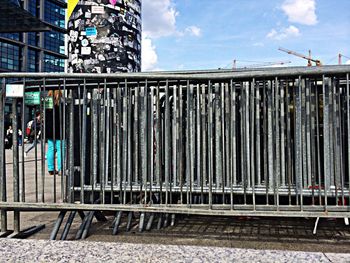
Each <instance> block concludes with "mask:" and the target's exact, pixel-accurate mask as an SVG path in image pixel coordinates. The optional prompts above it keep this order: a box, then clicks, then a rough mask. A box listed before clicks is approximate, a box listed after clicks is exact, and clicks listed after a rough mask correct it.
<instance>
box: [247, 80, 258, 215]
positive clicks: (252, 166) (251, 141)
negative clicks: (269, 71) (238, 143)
mask: <svg viewBox="0 0 350 263" xmlns="http://www.w3.org/2000/svg"><path fill="white" fill-rule="evenodd" d="M255 89H256V85H255V79H253V80H252V82H251V84H250V94H249V96H250V101H249V112H250V117H249V122H251V124H252V125H251V126H250V132H249V133H250V134H249V137H250V138H249V149H250V156H248V157H249V162H248V164H250V178H251V179H250V180H251V184H250V186H251V188H252V194H253V196H252V198H253V209H254V210H255V209H256V207H255V160H254V155H255V152H254V141H255V140H254V138H255V136H254V134H255V130H254V128H255V114H256V113H255V103H256V102H255V98H254V94H255Z"/></svg>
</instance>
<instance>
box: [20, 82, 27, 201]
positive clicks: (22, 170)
mask: <svg viewBox="0 0 350 263" xmlns="http://www.w3.org/2000/svg"><path fill="white" fill-rule="evenodd" d="M23 87H24V92H25V87H26V79H25V78H23ZM25 113H26V107H25V99H24V94H23V99H22V116H21V119H22V125H21V130H22V134H21V140H22V155H21V157H22V158H21V161H22V165H21V173H20V178H21V187H20V198H21V202H25V201H26V194H25V189H26V187H25V185H26V181H25V179H26V178H25V169H24V134H25Z"/></svg>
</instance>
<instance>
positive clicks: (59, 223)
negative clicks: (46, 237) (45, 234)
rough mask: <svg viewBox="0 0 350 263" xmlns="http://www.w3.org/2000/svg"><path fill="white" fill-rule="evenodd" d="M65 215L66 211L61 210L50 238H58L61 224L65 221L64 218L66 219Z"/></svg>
mask: <svg viewBox="0 0 350 263" xmlns="http://www.w3.org/2000/svg"><path fill="white" fill-rule="evenodd" d="M65 215H66V211H61V212H60V213H59V215H58V217H57V220H56V223H55V226H54V227H53V229H52V232H51V235H50V240H55V239H56V236H57V233H58V231H59V230H60V227H61V224H62V222H63V219H64V217H65Z"/></svg>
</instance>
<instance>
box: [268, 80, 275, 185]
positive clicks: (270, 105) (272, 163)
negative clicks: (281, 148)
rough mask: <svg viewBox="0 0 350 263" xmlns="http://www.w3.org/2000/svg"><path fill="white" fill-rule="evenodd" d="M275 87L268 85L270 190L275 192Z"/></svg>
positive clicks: (269, 82)
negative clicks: (273, 90)
mask: <svg viewBox="0 0 350 263" xmlns="http://www.w3.org/2000/svg"><path fill="white" fill-rule="evenodd" d="M272 89H273V86H272V83H271V81H268V83H267V94H266V95H267V129H268V132H267V137H268V140H267V143H268V145H267V150H268V182H267V185H268V189H270V190H273V189H274V188H273V186H274V180H273V179H274V174H273V172H274V167H275V160H274V158H273V147H274V145H273V92H272Z"/></svg>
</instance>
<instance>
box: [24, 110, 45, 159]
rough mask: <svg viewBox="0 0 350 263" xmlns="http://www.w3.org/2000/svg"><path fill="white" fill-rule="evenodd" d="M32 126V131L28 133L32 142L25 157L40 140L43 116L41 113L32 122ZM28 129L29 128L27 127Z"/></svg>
mask: <svg viewBox="0 0 350 263" xmlns="http://www.w3.org/2000/svg"><path fill="white" fill-rule="evenodd" d="M30 122H31V125H30V131H29V132H28V133H29V135H28V137H29V141H30V142H31V145H30V146H29V147H28V148H27V149H26V150H25V152H24V156H25V157H27V154H28V153H29V152H30V151H31V150H32V149H33V148H34V147H35V145H37V143H38V142H39V139H40V135H41V130H40V122H41V116H40V112H38V113H37V114H36V117H35V119H34V120H31V121H30ZM27 127H28V126H27ZM28 128H29V127H28Z"/></svg>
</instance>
